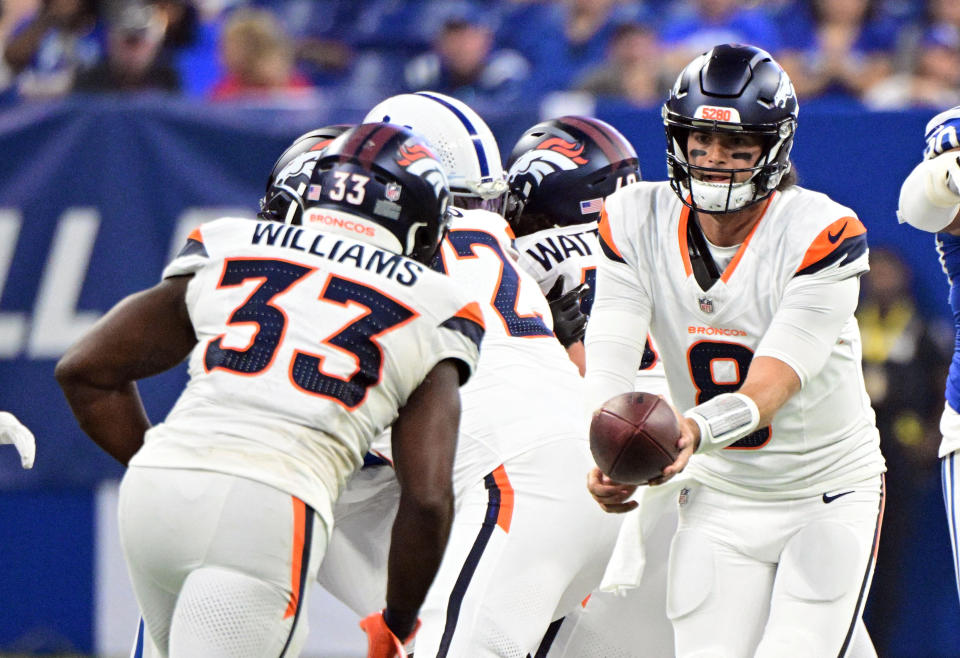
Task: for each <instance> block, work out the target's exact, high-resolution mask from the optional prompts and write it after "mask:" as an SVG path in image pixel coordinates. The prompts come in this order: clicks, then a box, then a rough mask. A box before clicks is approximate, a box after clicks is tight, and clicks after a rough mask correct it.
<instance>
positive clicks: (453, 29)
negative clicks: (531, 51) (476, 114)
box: [404, 6, 530, 103]
mask: <svg viewBox="0 0 960 658" xmlns="http://www.w3.org/2000/svg"><path fill="white" fill-rule="evenodd" d="M493 35H494V29H493V16H492V15H490V14H489V13H487V12H485V11H483V10H481V9H479V8H478V7H475V6H463V7H460V8H459V9H457V10H456V11H453V12H451V13H450V14H449V15H448V16H446V17H445V19H444V21H443V24H442V25H441V26H440V29H439V31H438V33H437V36H436V38H435V40H434V45H433V51H432V52H430V53H425V54H423V55H419V56H418V57H415V58H413V59H412V60H410V62H408V63H407V66H406V67H405V69H404V80H405V82H406V85H407V89H408V90H411V91H416V90H419V89H431V90H433V91H439V92H441V93H444V94H448V95H450V96H454V97H456V98H459V99H460V100H462V101H464V102H466V103H474V102H477V101H480V102H483V101H489V102H509V101H513V100H517V99H518V98H519V97H520V94H521V91H522V89H521V87H522V84H523V82H524V81H525V80H526V79H527V78H528V77H529V75H530V65H529V63H528V62H527V60H526V59H524V58H523V56H522V55H520V53H518V52H516V51H513V50H494V49H493V46H494V42H493Z"/></svg>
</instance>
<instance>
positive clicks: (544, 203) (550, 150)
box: [505, 116, 640, 235]
mask: <svg viewBox="0 0 960 658" xmlns="http://www.w3.org/2000/svg"><path fill="white" fill-rule="evenodd" d="M507 168H508V170H509V171H508V173H507V180H508V182H509V184H510V192H509V194H508V199H507V211H506V213H505V216H506V218H507V220H508V221H509V222H510V224H511V226H512V227H513V230H514V232H516V234H517V235H527V234H529V233H534V232H536V231H539V230H543V229H545V228H549V227H551V226H566V225H570V224H585V223H588V222H594V221H597V220H598V219H599V218H600V209H601V207H602V205H603V199H604V197H606V196H608V195H610V194H612V193H613V192H614V191H616V190H617V189H619V188H620V187H621V186H623V185H627V184H629V183H634V182H636V181H638V180H640V164H639V161H638V159H637V153H636V151H634V149H633V146H631V145H630V142H628V141H627V140H626V138H625V137H624V136H623V135H621V134H620V132H619V131H617V129H616V128H614V127H613V126H611V125H610V124H608V123H606V122H604V121H600V120H599V119H594V118H590V117H580V116H564V117H559V118H557V119H550V120H548V121H544V122H542V123H538V124H537V125H535V126H533V127H532V128H530V129H528V130H527V131H525V132H524V133H523V135H521V136H520V139H519V140H517V143H516V145H515V146H514V147H513V150H512V151H511V152H510V158H509V160H508V161H507Z"/></svg>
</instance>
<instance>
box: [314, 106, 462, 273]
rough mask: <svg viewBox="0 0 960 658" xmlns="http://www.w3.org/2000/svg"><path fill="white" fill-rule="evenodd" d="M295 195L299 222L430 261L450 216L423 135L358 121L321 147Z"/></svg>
mask: <svg viewBox="0 0 960 658" xmlns="http://www.w3.org/2000/svg"><path fill="white" fill-rule="evenodd" d="M302 201H303V208H304V211H303V224H304V225H306V226H315V227H316V228H318V229H320V230H321V231H331V232H336V233H340V234H346V235H349V236H351V237H354V238H357V239H359V240H363V241H367V242H372V243H374V244H376V245H378V246H380V247H382V248H384V249H388V250H390V251H394V252H397V253H401V254H403V255H404V256H409V257H410V258H413V259H415V260H418V261H420V262H421V263H429V262H430V260H431V259H432V258H433V255H434V253H435V252H436V250H437V246H438V245H439V244H440V240H442V239H443V236H444V234H445V232H446V228H447V224H448V222H449V215H448V207H449V204H450V185H449V182H448V181H447V176H446V173H444V170H443V167H442V165H441V164H440V161H439V159H438V158H437V156H436V155H435V154H434V153H433V151H432V150H431V148H430V146H429V145H428V144H427V141H426V140H425V139H424V138H423V137H421V136H419V135H417V134H416V133H414V132H413V131H411V130H410V129H409V128H405V127H403V126H397V125H393V124H389V123H365V124H361V125H359V126H357V127H356V128H352V129H350V130H348V131H347V132H345V133H344V134H342V135H341V136H340V137H338V138H337V139H336V140H334V141H333V143H331V144H330V145H329V146H328V147H327V148H326V150H325V151H324V153H323V155H322V156H321V157H320V159H319V161H318V162H317V164H316V167H315V168H314V170H313V174H312V176H311V177H310V182H309V185H307V187H306V190H305V191H304V193H303V195H302Z"/></svg>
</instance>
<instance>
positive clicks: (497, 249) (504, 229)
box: [440, 209, 588, 480]
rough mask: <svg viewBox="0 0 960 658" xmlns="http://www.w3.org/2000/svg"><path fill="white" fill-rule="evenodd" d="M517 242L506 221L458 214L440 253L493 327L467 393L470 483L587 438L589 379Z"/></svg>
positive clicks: (463, 449)
mask: <svg viewBox="0 0 960 658" xmlns="http://www.w3.org/2000/svg"><path fill="white" fill-rule="evenodd" d="M512 242H513V232H512V231H511V230H510V227H509V225H508V224H507V222H506V220H504V219H503V217H501V216H500V215H497V214H495V213H492V212H488V211H486V210H460V209H457V210H456V214H455V216H454V217H453V218H452V220H451V224H450V231H449V233H448V234H447V237H446V238H445V239H444V241H443V243H442V246H441V251H440V253H441V258H442V268H443V270H444V272H446V274H447V275H448V276H449V277H450V278H451V279H452V280H453V281H454V282H455V283H456V284H457V287H458V288H459V289H460V290H462V291H463V292H464V293H466V294H467V296H468V297H469V298H470V299H476V300H479V303H480V307H481V309H482V311H483V319H484V324H485V326H486V333H485V334H484V339H483V349H482V350H481V353H480V361H479V363H478V364H477V371H476V374H475V375H474V377H473V378H472V379H471V380H470V381H469V382H468V383H467V384H466V385H464V386H463V388H462V389H461V403H462V407H463V411H462V415H461V420H460V434H461V439H460V443H459V445H458V447H457V459H456V466H455V472H456V473H457V474H460V475H462V477H465V478H467V479H468V480H469V479H471V478H475V477H476V476H477V475H478V474H479V475H480V476H483V475H485V474H487V473H489V472H490V471H492V470H493V469H494V468H496V467H497V466H498V465H500V464H501V463H503V461H504V460H506V459H508V458H509V457H511V456H513V455H516V454H519V453H521V452H524V451H526V450H529V449H530V448H532V447H535V446H538V445H542V444H544V443H548V442H550V441H556V440H558V439H563V438H570V437H574V438H577V439H581V440H586V437H587V419H588V414H587V413H586V412H585V407H584V404H583V399H584V383H583V379H582V378H581V377H580V374H579V372H578V371H577V368H576V366H575V365H574V364H573V363H572V362H571V361H570V358H569V357H568V356H567V353H566V350H564V349H563V346H562V345H561V344H560V342H559V341H557V339H556V338H555V337H554V335H553V330H552V325H553V321H552V318H551V315H550V306H549V305H548V304H547V300H546V298H545V297H544V296H543V294H542V293H541V292H540V288H539V287H538V286H537V282H536V281H535V280H534V279H533V277H531V276H530V275H529V274H528V273H527V272H526V271H524V270H523V268H521V267H519V266H518V265H517V263H516V252H515V251H514V249H513V246H512Z"/></svg>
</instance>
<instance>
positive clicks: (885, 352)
mask: <svg viewBox="0 0 960 658" xmlns="http://www.w3.org/2000/svg"><path fill="white" fill-rule="evenodd" d="M856 317H857V321H858V322H859V324H860V333H861V336H862V341H863V376H864V383H865V384H866V388H867V392H868V393H869V394H870V400H871V402H872V406H873V408H874V410H875V411H876V415H877V428H878V429H879V430H880V443H881V447H882V449H883V454H884V456H885V457H886V461H887V474H886V485H887V500H886V505H887V510H889V513H887V514H885V515H884V518H883V532H882V533H881V536H880V550H879V553H878V555H879V557H878V558H877V565H876V571H875V574H874V577H873V586H872V588H871V592H870V600H869V603H868V605H867V612H866V615H865V616H866V622H867V627H868V628H869V629H870V634H871V636H872V637H873V640H874V643H875V644H876V646H877V648H878V649H880V655H886V653H885V651H884V650H883V649H884V648H885V647H888V646H890V638H891V635H892V634H893V633H894V632H895V626H896V624H895V623H893V622H895V621H896V620H897V619H898V618H899V617H900V615H901V614H902V613H903V611H904V610H905V609H906V608H907V607H908V606H910V605H922V603H919V602H921V601H923V600H924V596H923V592H922V591H920V590H919V589H917V588H916V586H915V585H913V584H912V583H911V582H910V579H909V578H907V577H905V572H904V569H903V565H904V563H905V562H909V561H910V558H911V556H915V555H916V552H915V550H914V545H915V543H916V542H917V541H918V537H919V536H920V535H921V534H922V523H921V521H920V519H922V518H924V517H925V516H926V515H928V514H930V513H931V512H930V510H929V509H927V508H926V501H927V500H928V499H929V496H928V495H926V491H927V490H928V489H929V488H930V487H933V488H934V489H936V488H937V487H938V486H939V479H938V460H937V449H938V447H939V445H940V431H939V421H940V414H941V412H942V411H943V390H944V381H945V378H946V372H947V366H948V360H947V356H946V355H945V354H944V352H943V350H941V349H939V348H938V346H937V345H936V343H935V342H934V341H933V339H932V338H931V334H930V329H929V327H928V324H927V322H926V321H925V320H924V318H923V317H921V316H920V314H919V313H918V311H917V308H916V306H915V302H914V295H913V292H912V290H911V273H910V271H909V270H908V269H907V266H906V265H905V263H904V262H903V260H901V258H900V257H899V256H897V254H895V253H894V252H892V251H889V250H886V249H877V248H874V249H871V250H870V272H869V273H867V274H866V275H865V276H864V277H863V279H862V290H861V300H860V305H859V307H858V309H857V313H856Z"/></svg>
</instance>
